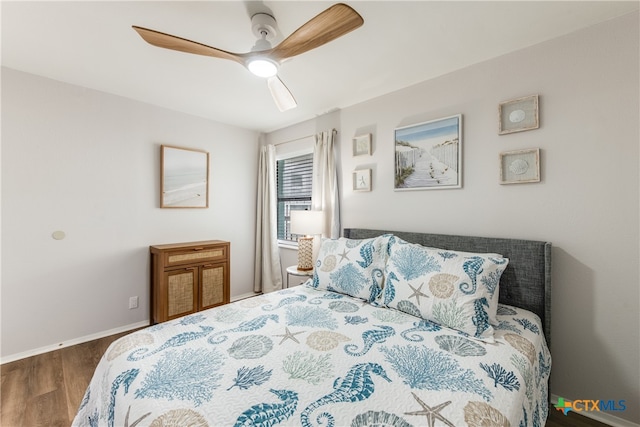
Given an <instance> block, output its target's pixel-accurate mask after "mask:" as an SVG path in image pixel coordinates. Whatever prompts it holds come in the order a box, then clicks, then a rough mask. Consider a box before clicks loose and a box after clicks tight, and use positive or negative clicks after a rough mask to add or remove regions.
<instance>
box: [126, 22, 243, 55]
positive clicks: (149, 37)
mask: <svg viewBox="0 0 640 427" xmlns="http://www.w3.org/2000/svg"><path fill="white" fill-rule="evenodd" d="M132 28H133V29H134V30H136V31H137V32H138V34H140V37H142V38H143V39H144V40H145V41H146V42H147V43H149V44H151V45H154V46H157V47H163V48H165V49H171V50H177V51H180V52H186V53H193V54H196V55H204V56H212V57H214V58H222V59H229V60H231V61H235V62H238V63H240V64H244V56H245V54H239V53H233V52H227V51H226V50H222V49H217V48H215V47H211V46H207V45H206V44H202V43H198V42H194V41H191V40H187V39H183V38H182V37H177V36H172V35H171V34H165V33H161V32H160V31H155V30H150V29H148V28H142V27H138V26H135V25H133V26H132Z"/></svg>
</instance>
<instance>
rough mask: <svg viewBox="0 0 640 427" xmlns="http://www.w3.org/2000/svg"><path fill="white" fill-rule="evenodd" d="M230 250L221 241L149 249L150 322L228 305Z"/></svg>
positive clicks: (226, 243)
mask: <svg viewBox="0 0 640 427" xmlns="http://www.w3.org/2000/svg"><path fill="white" fill-rule="evenodd" d="M229 249H230V244H229V242H224V241H221V240H207V241H203V242H192V243H176V244H170V245H155V246H150V247H149V250H150V252H151V322H152V323H160V322H165V321H167V320H171V319H175V318H176V317H180V316H185V315H187V314H191V313H195V312H197V311H201V310H206V309H207V308H212V307H216V306H218V305H222V304H227V303H229V299H230V298H229V297H230V296H229V267H230V254H229Z"/></svg>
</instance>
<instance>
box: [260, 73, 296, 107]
mask: <svg viewBox="0 0 640 427" xmlns="http://www.w3.org/2000/svg"><path fill="white" fill-rule="evenodd" d="M267 86H269V91H271V96H272V97H273V101H274V102H275V103H276V106H277V107H278V110H280V111H281V112H282V111H287V110H290V109H292V108H296V107H297V106H298V104H297V103H296V100H295V98H294V97H293V95H292V94H291V91H290V90H289V89H288V88H287V87H286V86H285V85H284V83H283V82H282V80H280V78H279V77H278V76H273V77H269V79H268V80H267Z"/></svg>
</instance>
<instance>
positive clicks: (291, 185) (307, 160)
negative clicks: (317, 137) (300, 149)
mask: <svg viewBox="0 0 640 427" xmlns="http://www.w3.org/2000/svg"><path fill="white" fill-rule="evenodd" d="M312 173H313V154H304V155H301V156H296V157H289V158H286V159H281V160H278V161H277V185H278V240H284V241H289V242H295V241H296V237H295V235H292V234H291V231H290V230H291V222H290V221H291V220H290V218H291V211H292V210H296V209H300V210H310V209H311V181H312Z"/></svg>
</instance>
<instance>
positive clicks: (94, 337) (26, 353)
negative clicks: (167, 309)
mask: <svg viewBox="0 0 640 427" xmlns="http://www.w3.org/2000/svg"><path fill="white" fill-rule="evenodd" d="M256 295H260V293H256V292H251V293H247V294H242V295H237V296H235V297H233V300H232V301H239V300H242V299H245V298H250V297H255V296H256ZM149 324H150V323H149V321H148V320H144V321H142V322H138V323H133V324H131V325H125V326H121V327H119V328H115V329H110V330H108V331H102V332H98V333H95V334H91V335H86V336H84V337H80V338H75V339H72V340H69V341H65V342H62V343H59V344H51V345H47V346H44V347H40V348H36V349H33V350H28V351H24V352H22V353H16V354H10V355H8V356H5V357H3V358H1V359H0V365H4V364H5V363H10V362H15V361H16V360H20V359H25V358H27V357H31V356H37V355H38V354H43V353H48V352H50V351H54V350H60V349H61V348H65V347H71V346H72V345H77V344H83V343H85V342H89V341H93V340H97V339H100V338H104V337H108V336H111V335H115V334H119V333H121V332H127V331H131V330H134V329H138V328H144V327H145V326H149Z"/></svg>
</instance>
